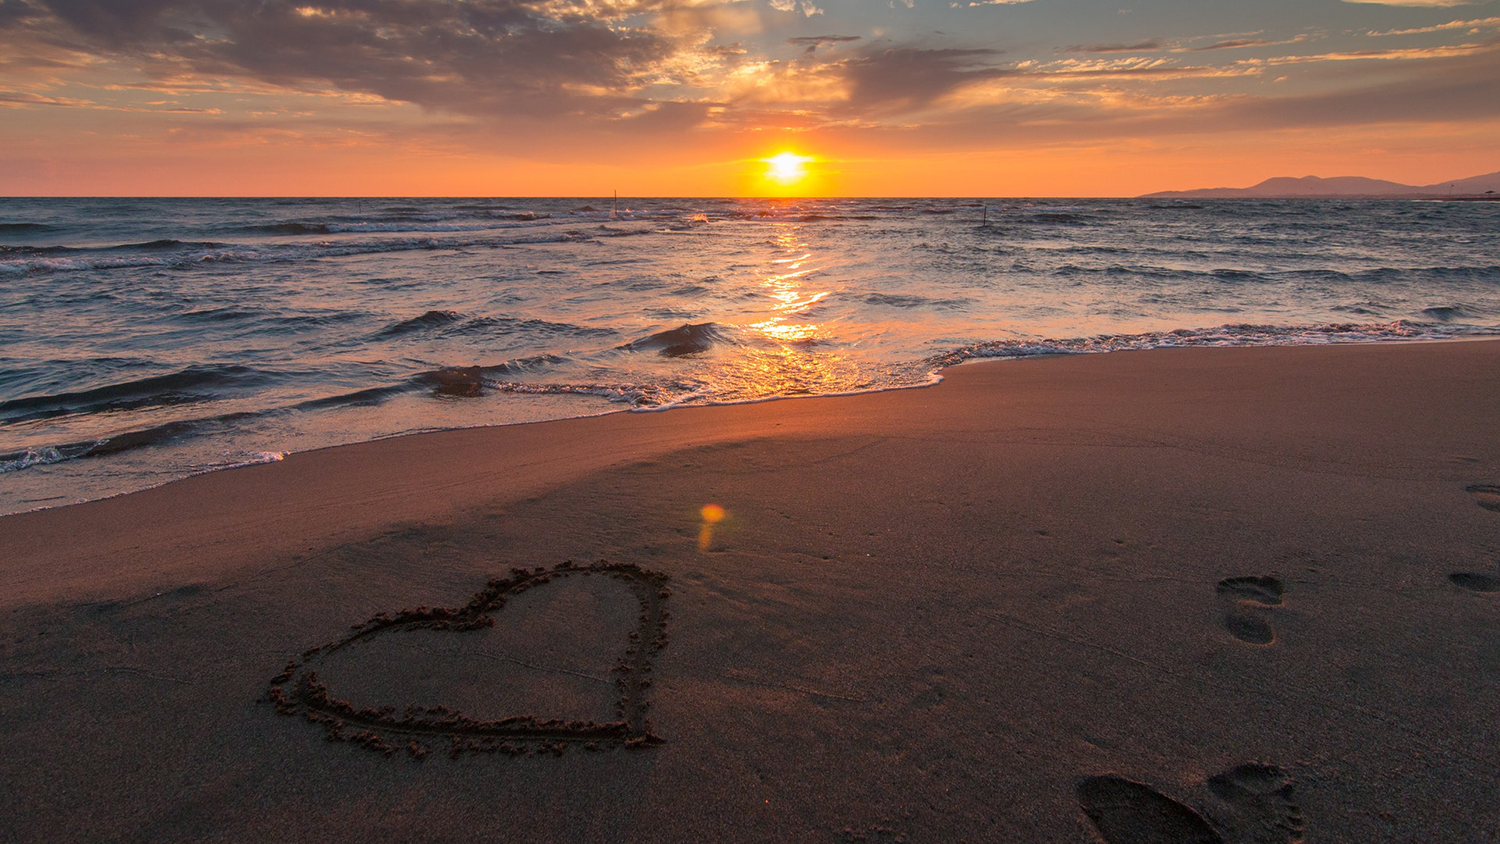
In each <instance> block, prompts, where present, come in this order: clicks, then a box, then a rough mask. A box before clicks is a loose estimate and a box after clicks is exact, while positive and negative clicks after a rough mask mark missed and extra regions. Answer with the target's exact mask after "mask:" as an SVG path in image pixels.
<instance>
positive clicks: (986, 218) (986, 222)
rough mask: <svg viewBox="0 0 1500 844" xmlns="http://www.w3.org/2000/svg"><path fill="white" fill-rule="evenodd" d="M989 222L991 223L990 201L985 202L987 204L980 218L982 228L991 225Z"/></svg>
mask: <svg viewBox="0 0 1500 844" xmlns="http://www.w3.org/2000/svg"><path fill="white" fill-rule="evenodd" d="M989 224H990V206H989V203H985V206H984V215H983V216H982V217H981V218H980V220H979V227H980V228H981V229H982V228H986V227H988V226H989Z"/></svg>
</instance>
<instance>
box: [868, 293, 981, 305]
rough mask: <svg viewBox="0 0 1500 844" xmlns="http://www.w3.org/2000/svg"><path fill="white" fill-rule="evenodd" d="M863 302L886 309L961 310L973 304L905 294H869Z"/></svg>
mask: <svg viewBox="0 0 1500 844" xmlns="http://www.w3.org/2000/svg"><path fill="white" fill-rule="evenodd" d="M864 301H865V303H866V304H869V305H881V306H884V307H888V308H962V307H965V306H966V305H970V304H972V303H973V300H972V299H931V298H928V297H926V296H915V295H910V294H905V293H870V294H867V295H866V296H865V297H864Z"/></svg>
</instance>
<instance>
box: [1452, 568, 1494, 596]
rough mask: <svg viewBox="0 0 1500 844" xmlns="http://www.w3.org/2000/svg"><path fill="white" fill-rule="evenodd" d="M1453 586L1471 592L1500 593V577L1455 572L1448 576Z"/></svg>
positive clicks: (1473, 572) (1469, 572)
mask: <svg viewBox="0 0 1500 844" xmlns="http://www.w3.org/2000/svg"><path fill="white" fill-rule="evenodd" d="M1448 579H1449V580H1451V581H1453V585H1454V586H1457V587H1459V588H1461V589H1468V590H1469V591H1471V592H1500V577H1496V576H1494V575H1493V574H1485V573H1484V572H1478V571H1456V572H1454V573H1452V574H1450V575H1448Z"/></svg>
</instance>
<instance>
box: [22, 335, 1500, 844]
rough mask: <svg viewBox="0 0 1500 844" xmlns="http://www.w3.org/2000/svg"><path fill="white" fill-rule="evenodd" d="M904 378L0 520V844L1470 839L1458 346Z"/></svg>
mask: <svg viewBox="0 0 1500 844" xmlns="http://www.w3.org/2000/svg"><path fill="white" fill-rule="evenodd" d="M946 378H947V380H946V381H945V382H944V383H943V384H940V385H938V386H936V387H932V388H929V389H922V390H907V391H900V392H893V393H882V394H872V395H865V396H851V397H840V398H828V399H804V400H795V401H781V402H771V403H766V404H758V405H744V406H736V407H720V408H699V409H686V410H674V411H669V412H665V413H646V414H616V415H613V416H607V417H595V418H590V419H579V420H568V421H563V422H552V423H544V424H538V425H522V426H513V427H506V428H491V429H477V430H469V431H455V432H446V433H438V434H427V435H421V436H415V437H407V438H402V439H397V440H387V441H382V442H377V443H369V444H363V445H356V446H348V447H342V448H336V449H329V450H325V451H319V452H312V453H307V454H298V455H292V456H291V457H288V458H287V459H286V460H285V461H283V462H281V463H276V464H270V465H264V466H254V467H248V468H245V469H237V470H232V471H226V472H220V473H216V474H211V475H206V476H202V477H197V478H192V479H189V480H186V481H181V482H178V483H175V484H170V485H168V486H165V487H162V488H159V489H155V490H148V491H146V492H142V493H137V494H134V495H129V496H123V497H120V498H116V499H110V500H106V501H100V502H94V503H91V504H86V505H79V506H75V507H67V508H61V509H57V510H49V511H42V512H38V513H30V514H23V515H18V516H9V517H5V518H0V548H3V549H4V558H3V564H0V719H3V720H0V740H3V741H4V746H5V751H4V753H3V754H0V778H3V781H4V782H5V783H6V787H5V789H4V792H3V795H4V796H3V797H0V840H5V841H17V842H31V841H136V840H140V841H146V840H155V841H165V840H172V841H190V840H215V841H267V840H303V841H313V840H319V841H360V842H371V841H410V840H433V841H446V840H459V839H464V840H471V839H475V838H478V839H480V840H506V841H620V842H636V841H642V842H649V841H662V842H678V841H682V842H686V841H747V842H748V841H810V842H818V841H829V842H837V841H871V842H876V841H913V842H917V841H934V842H956V841H976V842H977V841H1006V842H1073V841H1076V842H1091V841H1093V842H1098V841H1105V842H1109V843H1110V844H1120V842H1135V841H1154V840H1161V841H1210V842H1212V841H1223V842H1290V841H1299V840H1306V841H1310V842H1311V841H1459V842H1469V841H1476V842H1477V841H1493V840H1497V839H1500V805H1497V803H1496V801H1495V799H1494V797H1495V791H1494V782H1495V774H1494V772H1495V770H1497V768H1500V749H1497V747H1500V742H1497V741H1496V727H1495V725H1496V724H1497V723H1500V695H1497V691H1500V436H1497V433H1496V424H1495V421H1496V420H1497V419H1500V342H1493V341H1481V342H1454V343H1423V344H1384V345H1369V346H1340V347H1326V348H1313V347H1297V348H1265V349H1193V350H1159V351H1152V352H1132V353H1115V354H1110V355H1100V356H1088V357H1067V358H1051V359H1040V360H1026V361H1012V362H994V363H985V364H977V365H970V366H963V367H958V368H956V369H953V370H949V371H948V372H947V373H946ZM709 503H713V504H718V505H720V506H722V508H723V509H724V517H723V519H722V520H721V521H718V522H715V523H708V522H706V521H705V520H704V518H703V516H702V509H701V508H702V507H703V506H704V505H705V504H709ZM570 560H571V561H574V563H575V565H573V566H571V567H565V568H559V567H560V566H562V564H563V563H564V562H565V561H570ZM601 560H603V561H607V562H608V564H607V565H600V564H598V561H601ZM538 568H541V569H543V571H541V572H538V571H537V569H538Z"/></svg>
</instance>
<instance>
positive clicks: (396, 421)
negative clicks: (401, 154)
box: [0, 198, 1500, 513]
mask: <svg viewBox="0 0 1500 844" xmlns="http://www.w3.org/2000/svg"><path fill="white" fill-rule="evenodd" d="M1486 335H1500V203H1494V202H1452V201H1412V200H1369V201H1349V200H1328V199H1321V200H1247V199H1236V200H1162V199H1150V198H1142V199H1068V200H1060V199H1045V200H1040V199H1038V200H1026V199H986V200H974V199H817V200H780V199H625V198H619V199H615V198H604V199H592V200H589V199H576V198H574V199H532V198H527V199H505V198H499V199H474V198H462V199H76V198H69V199H55V198H50V199H34V198H0V513H14V512H20V511H27V510H33V509H40V508H48V507H57V506H63V505H68V504H72V503H75V502H81V501H88V500H92V499H98V498H103V497H107V496H112V495H118V494H122V493H127V492H131V491H134V490H140V489H144V488H147V487H152V486H156V485H159V484H162V483H166V482H169V481H172V480H175V479H178V478H183V477H186V476H189V475H194V474H198V473H202V472H209V471H214V470H219V469H225V468H229V467H235V466H244V465H248V464H255V463H263V462H268V461H275V460H280V459H282V458H284V457H285V456H286V455H287V454H290V453H293V452H302V451H308V450H310V449H317V448H324V447H328V446H334V445H340V444H344V443H352V442H360V441H368V440H377V439H381V438H385V437H395V436H401V435H404V434H410V433H414V432H419V431H433V430H442V429H451V428H463V427H471V426H480V425H506V424H514V423H524V422H534V421H540V420H549V419H559V418H565V417H578V416H589V415H594V414H603V413H613V412H621V411H638V412H646V411H663V410H669V409H671V408H677V407H683V406H691V405H706V404H724V403H737V402H752V401H763V400H770V399H789V398H794V397H800V396H816V395H837V394H847V393H859V392H867V391H873V390H893V389H902V388H912V387H922V386H926V385H930V384H933V383H935V382H936V381H938V380H940V378H941V375H940V374H939V373H940V372H941V370H942V369H943V368H944V367H947V366H952V365H954V364H958V363H962V362H964V361H967V360H973V359H978V358H1000V359H1006V358H1012V359H1013V358H1025V357H1031V356H1036V355H1057V354H1068V355H1073V354H1101V353H1115V352H1121V351H1127V350H1135V349H1151V348H1161V347H1182V346H1264V345H1315V344H1327V343H1374V342H1399V341H1411V340H1431V339H1441V338H1456V337H1477V336H1486Z"/></svg>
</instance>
